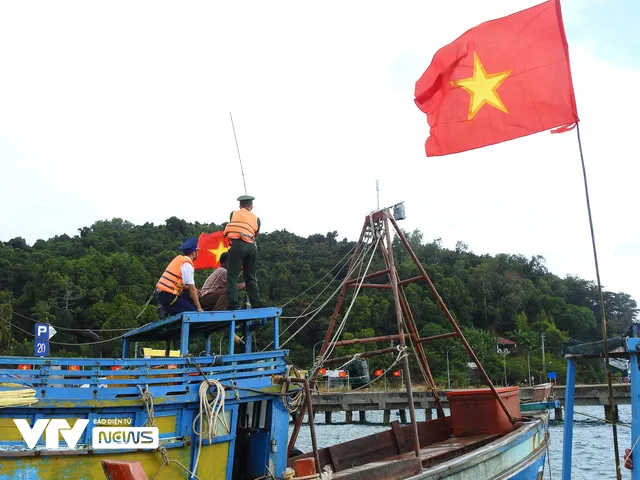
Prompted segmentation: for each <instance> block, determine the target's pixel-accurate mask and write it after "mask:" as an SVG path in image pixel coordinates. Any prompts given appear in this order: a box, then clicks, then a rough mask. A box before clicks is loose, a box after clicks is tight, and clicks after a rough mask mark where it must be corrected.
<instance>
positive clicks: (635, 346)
mask: <svg viewBox="0 0 640 480" xmlns="http://www.w3.org/2000/svg"><path fill="white" fill-rule="evenodd" d="M626 347H627V351H628V352H629V370H630V371H631V374H630V381H631V445H630V446H629V448H633V447H634V446H635V448H633V456H634V457H635V459H636V463H635V465H636V467H635V468H633V469H632V470H631V479H632V480H640V468H639V467H638V464H639V463H640V462H638V459H639V458H640V455H639V454H638V452H640V449H638V443H640V441H639V440H638V439H640V370H638V368H639V365H638V363H639V362H638V354H639V353H640V338H627V345H626Z"/></svg>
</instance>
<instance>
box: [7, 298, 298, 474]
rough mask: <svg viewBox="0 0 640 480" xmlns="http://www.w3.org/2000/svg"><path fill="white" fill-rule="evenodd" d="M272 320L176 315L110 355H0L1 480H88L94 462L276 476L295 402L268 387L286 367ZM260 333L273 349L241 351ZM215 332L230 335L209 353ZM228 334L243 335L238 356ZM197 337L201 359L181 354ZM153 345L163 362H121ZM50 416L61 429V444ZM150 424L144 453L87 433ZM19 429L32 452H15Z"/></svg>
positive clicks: (266, 313) (138, 446) (270, 311)
mask: <svg viewBox="0 0 640 480" xmlns="http://www.w3.org/2000/svg"><path fill="white" fill-rule="evenodd" d="M280 313H281V309H279V308H261V309H251V310H238V311H232V312H201V313H198V312H192V313H183V314H180V315H177V316H173V317H170V318H166V319H163V320H160V321H157V322H154V323H152V324H149V325H145V326H143V327H140V328H138V329H136V330H133V331H130V332H128V333H127V334H125V335H124V336H123V339H122V349H123V354H122V358H120V359H107V358H32V357H20V358H17V357H0V365H1V366H2V367H1V368H2V371H3V372H4V379H3V380H0V394H1V395H2V398H3V400H4V405H6V408H3V409H0V431H1V432H2V435H1V436H0V479H2V480H5V479H11V480H14V479H16V480H17V479H24V480H27V479H28V480H36V479H42V480H50V479H54V478H65V479H70V480H72V479H93V480H95V479H100V478H104V473H103V466H102V461H103V460H109V459H115V460H119V461H127V462H129V461H133V462H140V464H141V466H142V468H143V469H144V471H145V472H146V474H147V475H148V476H149V478H156V479H176V478H200V479H240V478H251V479H253V478H258V477H263V476H264V475H268V474H269V472H279V473H278V475H280V474H281V473H282V472H283V471H284V470H285V469H286V445H287V426H288V422H289V416H290V412H289V410H287V408H291V407H290V406H289V405H288V402H289V400H290V399H291V398H293V399H295V398H296V392H294V393H293V394H292V395H291V396H289V395H287V392H286V387H284V390H283V386H282V385H281V384H276V383H274V381H273V380H274V378H277V377H278V376H281V377H285V376H286V375H287V373H288V371H289V367H288V364H287V361H286V359H285V355H286V352H285V351H283V350H280V349H279V348H278V318H279V316H280ZM267 325H271V326H272V327H273V332H274V337H273V341H274V344H275V348H274V349H272V350H270V351H265V352H254V351H252V345H253V342H252V335H253V333H254V331H255V330H256V329H257V328H260V327H263V326H267ZM223 330H224V331H228V332H230V333H229V336H228V342H227V348H226V352H225V354H224V355H220V354H219V353H216V352H213V351H212V350H211V336H212V334H213V333H215V332H220V331H223ZM236 331H238V332H241V334H242V337H243V338H244V342H243V344H240V347H242V348H241V349H238V350H236V343H235V337H236V334H235V332H236ZM203 337H204V339H205V343H204V344H205V350H204V352H201V353H199V354H197V355H193V354H191V353H190V350H189V349H190V345H193V343H195V342H197V340H200V343H202V338H203ZM225 338H226V337H225ZM171 342H174V344H177V345H179V346H180V349H179V352H180V357H178V358H176V357H171V356H169V349H170V344H171ZM159 343H160V344H162V343H164V344H165V346H166V353H167V354H166V356H165V357H164V358H131V357H130V356H129V354H130V353H131V350H132V347H133V346H134V345H135V344H138V346H139V347H140V346H141V345H147V344H148V345H158V344H159ZM191 348H193V347H191ZM18 367H20V368H18ZM70 367H72V368H70ZM295 381H297V380H296V379H295V378H293V379H291V382H295ZM291 382H289V383H291ZM295 390H300V387H298V386H296V387H295ZM16 420H24V421H25V422H26V424H28V427H27V429H26V430H25V428H24V427H22V430H21V429H20V428H19V427H18V425H17V424H16ZM53 420H63V421H64V422H66V424H63V425H62V427H61V428H59V430H60V434H61V437H60V438H58V437H59V436H58V431H56V430H52V428H51V425H52V421H53ZM57 425H59V423H58V424H57ZM149 427H155V428H157V429H158V430H157V431H158V437H159V438H158V443H157V445H153V447H154V448H147V444H145V442H143V441H136V440H137V439H136V438H133V440H134V442H131V441H129V442H126V441H123V439H119V437H117V435H118V434H117V433H116V435H114V436H112V437H111V438H106V437H105V438H99V436H97V435H96V432H97V433H99V432H100V431H103V432H104V433H115V432H119V431H124V432H125V434H126V432H127V430H122V429H123V428H124V429H127V428H134V429H135V428H139V429H144V428H149ZM100 429H102V430H100ZM108 429H112V430H111V431H110V430H108ZM23 431H26V433H29V431H31V432H34V434H37V435H39V437H38V439H36V441H35V444H33V445H32V446H30V445H27V444H26V442H25V438H24V437H25V436H24V434H23ZM76 433H77V435H75V434H76ZM134 433H135V432H134ZM96 440H101V441H100V442H99V444H98V445H97V444H96ZM70 443H71V445H70ZM190 472H197V474H196V475H197V476H196V475H194V476H193V477H192V476H191V473H190Z"/></svg>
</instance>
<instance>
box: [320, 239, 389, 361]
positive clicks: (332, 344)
mask: <svg viewBox="0 0 640 480" xmlns="http://www.w3.org/2000/svg"><path fill="white" fill-rule="evenodd" d="M380 238H381V237H380V236H376V242H375V244H371V247H372V248H370V249H369V250H371V257H369V263H367V267H366V269H365V271H364V274H363V275H360V274H358V277H359V278H360V283H358V287H357V288H356V290H355V292H354V293H353V298H352V299H351V303H350V304H349V308H347V311H346V312H345V314H344V317H343V318H342V321H341V322H340V325H339V326H338V328H337V329H336V331H335V333H334V335H333V338H332V340H331V342H330V343H329V346H328V348H327V350H326V351H325V352H324V354H322V355H320V356H319V358H318V359H316V364H315V365H314V366H313V368H312V370H313V371H316V370H317V369H318V368H320V367H322V365H323V364H324V362H325V360H326V359H327V358H329V357H330V356H331V354H332V353H333V351H334V350H335V348H336V346H335V343H336V341H337V339H338V338H340V337H341V336H342V332H343V330H344V327H345V326H346V324H347V319H348V318H349V314H350V313H351V309H352V308H353V305H354V304H355V301H356V299H357V298H358V294H359V293H360V289H361V288H362V285H363V283H364V278H365V277H366V275H367V272H368V271H369V268H370V267H371V262H372V261H373V258H374V257H375V254H376V248H377V247H378V244H379V243H380Z"/></svg>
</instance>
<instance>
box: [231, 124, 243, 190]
mask: <svg viewBox="0 0 640 480" xmlns="http://www.w3.org/2000/svg"><path fill="white" fill-rule="evenodd" d="M229 118H230V119H231V128H232V129H233V138H234V139H235V141H236V150H237V151H238V161H239V162H240V172H242V183H243V185H244V194H245V195H246V194H247V182H245V181H244V169H243V168H242V158H241V157H240V147H239V146H238V137H237V136H236V127H235V126H234V125H233V115H231V112H229Z"/></svg>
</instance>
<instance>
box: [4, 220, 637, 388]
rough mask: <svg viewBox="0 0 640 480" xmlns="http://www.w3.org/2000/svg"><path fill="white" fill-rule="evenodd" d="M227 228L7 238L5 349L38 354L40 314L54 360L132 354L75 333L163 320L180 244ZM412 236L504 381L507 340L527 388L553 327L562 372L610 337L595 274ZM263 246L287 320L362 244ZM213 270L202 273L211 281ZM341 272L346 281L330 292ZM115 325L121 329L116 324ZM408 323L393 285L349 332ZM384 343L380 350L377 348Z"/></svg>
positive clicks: (318, 325)
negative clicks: (499, 342)
mask: <svg viewBox="0 0 640 480" xmlns="http://www.w3.org/2000/svg"><path fill="white" fill-rule="evenodd" d="M220 228H221V227H220V226H219V225H215V224H199V223H196V224H193V223H188V222H185V221H184V220H180V219H178V218H175V217H172V218H170V219H168V220H167V221H166V223H165V224H164V225H153V224H148V223H147V224H144V225H133V224H131V223H129V222H127V221H124V220H121V219H113V220H111V221H99V222H96V223H95V224H94V225H92V226H91V227H85V228H82V229H80V230H79V234H78V235H76V236H74V237H69V236H67V235H61V236H56V237H54V238H51V239H49V240H38V241H36V242H35V243H34V244H33V245H27V244H26V242H25V241H24V240H23V239H22V238H14V239H12V240H10V241H8V242H4V243H0V306H1V308H0V354H10V355H18V354H24V355H31V354H32V352H33V344H32V342H31V336H30V335H28V334H27V333H25V332H33V321H35V320H37V321H41V322H49V323H51V324H53V325H54V326H56V328H57V329H58V332H59V333H58V334H57V335H56V336H55V338H54V339H53V341H56V342H60V343H66V344H69V345H57V344H55V345H52V351H53V354H54V355H59V356H67V355H84V356H92V355H102V356H112V355H117V354H119V352H120V342H119V341H118V340H114V341H112V342H108V343H101V344H98V345H95V346H89V345H87V343H89V342H91V341H95V340H96V338H97V337H96V335H92V334H87V333H86V332H74V331H69V330H64V329H82V330H84V329H94V331H95V334H97V336H98V337H99V340H104V339H109V338H112V337H117V336H118V335H120V334H121V333H122V332H121V331H119V330H117V329H126V328H131V327H135V326H138V325H142V324H145V323H148V322H151V321H153V320H155V319H157V312H156V309H155V308H154V306H153V305H152V306H151V307H150V308H147V309H146V310H145V311H144V312H143V313H142V314H141V315H139V314H140V312H141V311H142V308H143V306H144V304H145V302H146V301H147V299H148V298H149V296H150V294H151V293H152V291H153V288H154V285H155V282H156V281H157V279H158V277H159V276H160V274H161V272H162V271H163V269H164V267H165V266H166V265H167V263H168V262H169V261H170V260H171V259H172V258H173V257H174V256H175V255H176V253H177V252H178V250H177V247H178V246H179V245H180V243H182V241H183V240H184V239H186V238H188V237H191V236H197V235H198V234H199V233H200V232H203V231H204V232H212V231H215V230H219V229H220ZM407 238H408V240H409V242H410V244H411V245H412V247H413V249H414V251H415V253H416V255H417V256H418V258H419V259H420V260H421V262H422V264H423V265H424V266H425V268H426V270H427V272H428V273H429V275H430V276H431V278H432V280H433V282H434V283H435V285H436V287H437V288H438V291H439V292H440V295H441V296H442V298H443V299H444V301H445V303H446V304H447V305H448V307H449V309H450V311H451V312H452V313H453V315H454V316H455V317H456V319H457V320H458V322H459V323H460V325H462V326H463V327H464V330H465V333H466V335H467V336H468V337H469V339H470V341H471V343H472V345H473V346H474V348H475V349H476V350H477V351H478V353H479V355H480V357H481V360H482V361H483V362H484V363H485V366H486V368H487V369H488V370H489V372H490V374H491V376H492V377H493V378H495V379H496V380H497V381H498V383H500V381H501V380H502V376H503V367H504V364H503V359H502V357H500V356H498V355H497V353H496V344H495V342H496V340H495V338H496V336H502V337H506V338H509V339H511V340H514V341H516V342H517V343H518V349H517V350H516V351H514V352H513V354H510V355H509V356H508V357H507V358H506V359H505V363H506V365H507V376H508V381H509V382H510V383H521V382H523V381H524V380H523V379H525V378H526V377H527V373H526V368H527V367H526V365H527V363H526V361H527V356H529V357H530V358H529V359H530V362H531V369H532V373H533V374H534V375H536V378H538V377H539V375H540V373H541V371H542V365H541V363H540V362H541V351H540V337H541V334H542V333H545V338H546V340H545V344H546V350H547V352H548V354H547V361H548V363H549V364H548V365H547V370H551V369H554V370H557V371H559V372H562V371H563V368H564V367H563V363H564V362H563V361H562V360H561V359H560V357H559V353H560V349H561V348H562V346H563V345H564V344H565V343H566V342H568V341H569V340H570V339H573V340H583V341H584V340H596V339H598V337H599V335H600V333H599V332H600V330H599V324H600V311H599V305H598V301H597V289H596V286H595V284H594V283H593V282H591V281H587V280H583V279H580V278H577V277H572V276H568V277H566V278H559V277H558V276H556V275H554V274H553V273H551V272H549V271H548V270H547V268H546V267H545V264H544V259H543V258H542V257H533V258H525V257H523V256H521V255H517V254H500V255H497V256H490V255H477V254H474V253H473V252H471V251H469V249H468V247H467V246H466V245H465V244H463V243H461V242H459V243H458V245H457V247H456V249H455V250H449V249H446V248H443V247H442V245H441V243H440V241H439V240H434V241H424V239H423V237H422V234H421V233H420V232H418V231H415V232H413V233H410V234H407ZM258 245H259V261H258V278H259V284H260V289H261V292H262V295H263V301H264V302H265V303H266V304H271V305H284V304H286V307H285V309H284V312H283V316H285V317H296V316H298V315H300V314H302V313H307V312H308V311H305V308H307V307H308V305H309V304H310V303H311V302H312V301H314V300H315V303H314V304H313V307H312V309H313V308H315V307H316V306H320V305H321V304H322V303H323V302H324V301H325V300H327V298H328V296H329V295H330V294H331V293H332V292H333V291H334V290H335V288H337V286H338V284H339V283H338V282H339V281H340V279H341V278H343V277H344V274H345V273H346V265H345V264H344V263H345V259H346V258H348V257H347V255H348V254H349V252H350V251H351V249H352V248H353V245H354V242H349V241H347V240H346V239H343V240H338V238H337V233H336V232H329V233H327V234H326V235H320V234H317V235H312V236H310V237H308V238H304V237H299V236H297V235H294V234H292V233H289V232H287V231H276V232H271V233H265V234H262V235H260V238H259V243H258ZM394 245H395V247H396V249H395V253H396V255H397V257H396V258H397V267H398V270H399V273H400V277H401V278H403V279H404V278H410V277H413V276H416V275H418V271H417V269H416V268H415V266H414V265H413V264H412V262H411V259H410V258H409V256H408V255H407V253H406V250H404V249H403V248H400V244H399V242H398V240H397V239H396V241H395V244H394ZM589 261H590V259H585V262H589ZM336 266H338V268H335V267H336ZM383 268H384V267H383V264H382V260H381V259H375V260H374V262H373V264H372V265H371V271H376V270H381V269H383ZM209 273H210V271H199V272H197V274H196V283H197V284H198V286H200V285H202V282H203V281H204V279H205V278H206V276H207V275H208V274H209ZM334 276H336V277H337V278H335V280H334V281H333V283H332V284H331V285H329V287H328V288H327V289H326V290H325V291H324V292H323V289H324V288H325V287H327V286H328V284H329V282H330V281H331V279H332V278H334ZM323 277H324V279H323ZM305 290H308V291H306V292H305ZM301 292H305V293H302V294H301ZM405 293H406V296H407V298H408V301H409V304H410V306H411V308H412V312H413V315H414V317H415V319H416V323H417V324H418V327H419V328H420V330H421V331H420V333H421V335H423V336H428V335H434V334H438V333H445V332H448V331H450V328H449V326H448V323H447V321H446V319H445V317H444V315H443V314H442V312H441V311H440V309H439V307H438V305H437V304H436V303H435V301H434V299H433V297H432V295H431V293H430V292H429V291H428V290H427V288H426V286H425V285H423V284H422V283H417V284H411V285H409V286H407V287H406V288H405ZM287 302H290V303H287ZM334 305H335V302H334V301H329V302H328V303H327V305H326V306H325V307H323V308H322V309H321V310H320V312H319V314H318V315H317V316H316V317H315V318H314V319H313V321H311V322H310V323H309V324H308V325H307V327H306V328H304V329H303V330H302V331H301V332H300V333H299V334H298V335H297V336H296V337H295V340H292V341H291V342H290V343H288V344H287V345H286V348H289V349H290V350H291V358H292V360H293V361H294V362H295V363H296V364H297V365H299V366H300V367H308V366H310V364H311V363H312V360H313V354H312V352H313V347H314V345H315V344H316V343H317V342H318V341H320V340H321V339H322V336H323V334H324V331H325V329H326V327H327V325H328V321H329V317H330V315H331V313H332V311H333V308H334ZM605 307H606V316H607V319H608V331H609V334H610V335H611V336H613V335H617V334H621V333H623V332H624V331H626V329H627V328H628V327H629V325H630V324H631V322H632V321H633V320H634V318H635V317H636V315H637V313H638V308H637V305H636V302H635V301H634V300H633V299H631V297H630V296H629V295H627V294H625V293H616V292H609V291H607V292H606V293H605ZM137 317H138V318H137ZM308 318H309V317H308V316H307V317H304V318H302V319H300V320H297V321H296V320H295V319H293V318H290V319H284V320H283V328H286V326H287V325H288V323H290V322H293V321H296V323H295V325H293V326H292V328H290V329H289V330H288V331H287V332H286V333H284V334H283V336H282V340H283V341H284V340H286V339H287V338H288V336H289V335H290V334H291V333H292V332H294V331H296V330H297V329H298V326H301V325H302V324H303V323H304V322H305V321H306V320H307V319H308ZM109 329H114V331H104V330H109ZM394 329H395V320H394V306H393V299H392V298H391V296H390V294H389V292H388V291H386V290H380V289H369V290H363V291H362V292H361V294H360V295H359V297H358V298H357V299H356V301H355V304H354V307H353V310H352V312H351V314H350V316H349V319H348V322H347V325H346V329H345V332H347V333H346V334H345V338H353V337H365V336H374V335H384V334H392V333H394ZM99 330H102V331H99ZM454 343H455V342H454V341H453V340H451V339H449V340H446V341H441V342H439V343H434V344H429V346H428V349H427V352H428V355H429V360H430V363H431V364H432V369H433V370H434V373H435V375H436V377H437V379H438V380H439V381H440V382H443V381H445V380H443V379H446V365H445V352H446V350H448V349H450V348H451V347H452V346H453V345H454ZM265 346H266V345H265ZM383 347H384V346H382V345H378V346H376V345H375V344H369V345H367V349H368V350H374V349H376V348H383ZM358 349H360V350H363V349H364V348H363V347H362V346H360V347H353V348H350V349H346V348H342V349H337V350H336V355H344V354H346V353H352V352H356V351H359V350H358ZM450 359H451V369H452V378H453V379H454V384H456V385H460V386H462V385H464V384H466V383H467V381H468V378H467V375H466V361H467V357H466V354H465V353H464V351H463V349H462V348H461V347H457V348H453V349H451V350H450ZM370 363H371V368H374V367H376V366H380V367H384V366H385V364H388V363H389V358H380V357H378V358H376V359H372V360H371V361H370ZM594 368H595V369H594ZM583 374H584V375H586V377H588V378H585V381H587V380H589V379H595V377H596V375H597V367H589V369H586V367H585V370H584V372H583Z"/></svg>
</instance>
